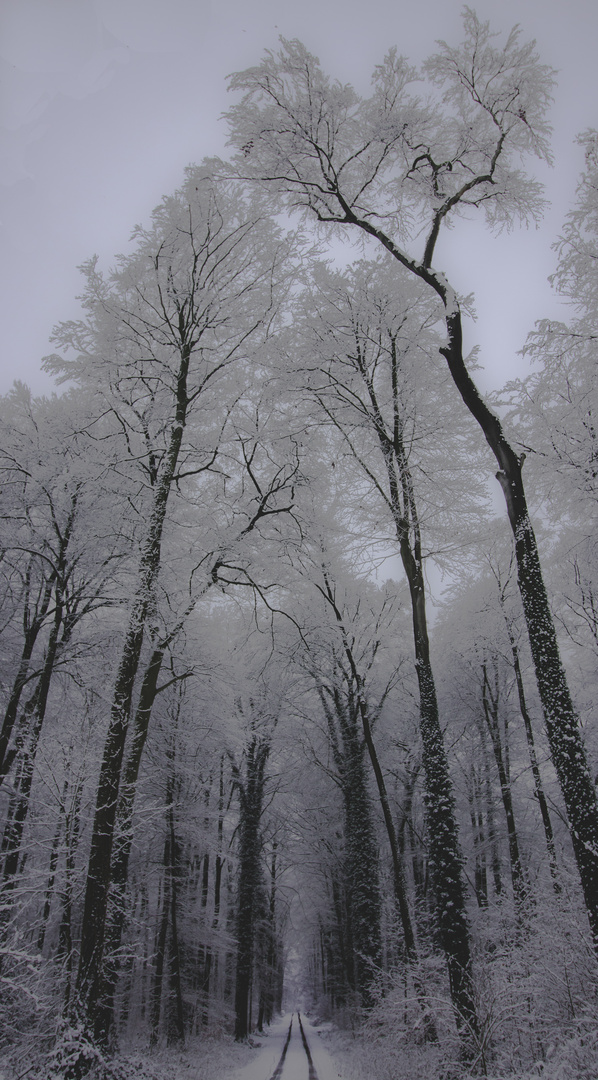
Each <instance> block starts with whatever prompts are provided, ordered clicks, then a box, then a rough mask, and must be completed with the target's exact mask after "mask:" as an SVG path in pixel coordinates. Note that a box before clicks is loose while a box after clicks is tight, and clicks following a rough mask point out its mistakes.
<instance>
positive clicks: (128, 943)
mask: <svg viewBox="0 0 598 1080" xmlns="http://www.w3.org/2000/svg"><path fill="white" fill-rule="evenodd" d="M229 88H230V90H231V93H232V98H231V100H232V102H233V104H232V105H231V106H230V108H229V109H228V111H227V114H226V122H227V125H228V127H227V130H228V132H229V138H230V141H229V148H230V155H229V157H227V158H219V157H214V156H210V157H206V158H204V160H203V161H201V162H200V164H195V165H189V166H188V167H187V169H186V170H185V173H184V177H183V180H182V182H181V183H180V185H179V186H178V187H177V188H176V190H174V191H173V192H172V193H171V194H168V195H166V196H165V197H164V198H163V199H162V201H161V202H160V204H159V205H158V206H157V207H156V208H155V210H154V211H153V213H152V215H151V218H150V219H149V220H148V221H147V222H146V223H145V224H141V225H137V226H136V227H135V229H134V231H133V236H132V241H131V244H130V245H129V248H128V249H127V252H126V253H125V254H121V255H118V256H116V258H115V261H114V262H113V264H112V265H111V266H110V267H109V268H108V269H106V268H104V267H103V265H102V263H101V260H100V259H99V258H98V257H89V258H88V259H87V261H86V262H85V263H84V264H83V265H82V266H81V268H80V269H81V275H82V281H83V284H82V292H81V294H80V296H79V298H78V300H79V305H80V312H79V316H78V317H77V318H67V319H65V320H64V321H62V322H59V323H58V324H57V325H56V327H55V329H54V333H53V338H52V347H53V351H52V353H51V354H49V355H47V356H46V357H45V358H44V360H43V366H44V371H45V372H46V374H47V375H49V376H51V377H52V378H53V379H54V385H55V391H54V392H52V393H50V394H38V393H34V392H32V390H30V389H29V387H28V386H27V385H25V383H24V382H19V381H17V382H15V384H14V386H13V388H12V389H11V390H10V391H9V392H8V393H7V394H6V395H4V396H3V397H2V398H1V399H0V410H1V432H0V469H1V475H2V486H1V488H0V521H1V536H0V581H1V583H2V607H1V609H0V611H1V619H0V641H1V655H0V703H1V706H2V717H1V720H0V827H1V830H2V833H1V835H2V839H1V843H0V1080H24V1078H25V1077H28V1078H30V1080H85V1078H89V1080H137V1078H141V1077H143V1078H146V1080H165V1078H166V1076H168V1077H169V1080H180V1078H181V1077H183V1076H185V1077H188V1078H189V1080H338V1078H340V1080H399V1078H400V1080H417V1078H421V1077H424V1076H425V1077H426V1080H466V1078H474V1077H489V1078H491V1080H533V1078H536V1077H538V1078H539V1077H542V1078H544V1080H595V1077H596V1075H597V1069H598V1009H597V999H596V987H597V980H598V798H597V793H596V778H597V777H598V715H597V707H598V699H597V697H596V694H595V688H596V674H595V673H596V659H597V655H598V548H597V544H596V529H595V525H596V496H597V491H598V487H597V477H598V467H597V461H598V450H597V429H596V423H595V415H596V409H598V376H597V370H598V369H597V364H596V360H597V356H598V353H597V346H596V341H597V340H598V337H597V331H596V318H597V313H598V285H597V282H598V278H597V276H596V266H597V265H598V262H597V261H596V260H597V259H598V134H597V132H596V131H595V130H593V129H592V130H586V131H585V132H583V133H582V134H580V135H579V136H578V144H579V146H580V147H581V148H582V149H583V153H584V156H585V164H584V168H583V171H582V173H581V175H580V177H579V180H578V184H577V190H576V194H575V200H574V203H573V205H572V208H571V209H570V211H569V213H568V215H567V217H566V219H565V221H564V223H563V224H562V228H561V232H560V234H559V236H558V237H555V238H554V243H553V254H554V266H553V267H552V268H547V273H548V272H550V270H552V277H551V282H552V286H553V289H554V291H555V294H557V295H558V296H559V298H560V299H561V300H562V301H563V307H562V310H563V311H564V313H565V316H564V318H563V319H562V320H559V319H556V318H552V317H547V318H545V319H541V320H539V321H537V322H536V324H535V328H533V327H530V330H529V335H528V337H527V341H526V342H524V343H522V348H523V353H522V360H523V359H525V362H526V363H527V364H529V368H527V369H526V370H523V368H522V372H521V377H517V378H513V379H510V380H508V381H506V382H505V383H504V385H503V386H502V387H501V389H500V390H498V391H486V390H485V388H484V384H483V378H482V375H483V371H482V367H481V358H480V356H479V354H478V350H477V348H476V347H475V346H469V345H468V344H467V342H468V340H469V337H470V336H471V326H470V316H471V313H472V312H473V310H474V303H475V300H474V294H473V293H472V294H471V295H463V294H462V292H461V288H460V287H457V284H456V283H455V281H454V280H453V278H452V275H451V274H450V273H448V272H447V273H445V271H444V270H443V269H442V266H443V265H444V264H443V262H442V258H441V256H442V254H443V252H444V251H445V247H444V245H445V244H446V243H457V242H458V236H459V229H460V226H461V224H462V221H463V220H465V221H469V220H471V218H472V217H475V218H476V220H477V219H478V218H479V219H480V223H481V224H484V225H485V227H486V228H487V229H489V230H490V231H496V232H497V233H501V232H503V231H504V232H510V231H511V230H513V229H514V228H515V227H516V226H520V225H522V224H526V225H529V224H537V223H539V222H540V220H541V218H542V214H543V212H544V209H545V198H544V194H543V189H542V185H541V183H540V181H539V180H538V179H537V178H536V175H535V172H534V168H535V164H536V163H537V162H540V163H542V162H543V163H550V162H551V160H552V150H551V142H550V137H551V128H550V124H549V109H550V106H551V102H552V99H553V95H554V94H557V93H558V90H557V89H556V79H555V72H554V71H553V69H552V68H551V67H550V66H549V65H547V64H545V63H544V62H543V61H542V59H541V57H540V55H539V54H538V51H537V49H536V45H535V43H534V42H532V41H528V40H527V39H526V38H525V37H524V35H523V34H522V32H521V30H520V29H518V28H514V29H512V30H511V31H510V32H504V31H503V29H502V28H501V29H500V32H499V33H495V32H494V31H493V30H492V29H491V27H490V25H489V24H488V23H486V22H484V21H483V20H481V19H479V18H478V16H477V15H476V14H475V12H473V11H472V10H471V9H469V8H465V9H464V10H463V13H462V23H461V39H460V41H459V42H457V44H452V43H450V44H449V43H446V42H444V41H439V42H437V43H436V46H435V51H434V52H433V53H432V55H431V56H430V57H429V59H428V60H427V61H426V62H425V63H424V64H423V65H422V66H421V67H419V68H417V69H416V68H414V67H413V66H412V65H411V64H410V63H409V61H408V60H407V59H406V58H404V57H402V56H400V55H399V53H398V51H397V50H396V49H395V48H391V49H390V50H389V51H388V52H387V54H386V56H385V57H384V59H383V60H382V62H381V63H379V64H378V65H377V66H376V67H375V69H374V72H373V75H372V81H371V91H370V93H369V95H365V94H363V93H361V92H358V90H356V89H355V87H354V86H353V85H351V84H350V83H341V82H340V81H338V80H335V79H333V78H331V77H330V76H328V74H327V73H326V71H325V70H324V68H323V66H322V65H321V64H320V62H319V60H318V59H317V57H315V56H314V55H313V54H312V53H311V52H310V51H309V50H308V49H307V48H306V47H305V46H304V45H303V44H302V43H301V42H300V41H298V40H296V39H293V40H287V39H285V38H281V39H280V41H279V45H278V48H277V49H276V50H267V51H266V52H265V53H264V54H263V55H262V58H261V60H258V61H257V63H256V65H255V66H252V67H248V68H246V69H245V70H243V71H239V72H237V73H236V74H234V75H232V76H230V79H229ZM447 234H449V235H448V240H447ZM478 272H479V268H477V267H475V266H472V267H471V281H470V282H469V287H471V289H472V290H474V289H475V285H476V276H477V274H478ZM299 1010H300V1011H299Z"/></svg>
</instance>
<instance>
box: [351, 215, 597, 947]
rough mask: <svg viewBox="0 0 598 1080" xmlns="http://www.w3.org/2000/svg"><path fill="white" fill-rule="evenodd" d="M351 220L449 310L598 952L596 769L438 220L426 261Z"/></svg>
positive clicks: (462, 384)
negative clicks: (479, 379)
mask: <svg viewBox="0 0 598 1080" xmlns="http://www.w3.org/2000/svg"><path fill="white" fill-rule="evenodd" d="M339 202H340V204H341V206H342V207H343V211H344V213H345V221H346V222H347V224H351V225H356V226H357V227H358V228H360V229H362V230H363V231H364V232H366V233H368V234H369V235H370V236H373V237H375V238H376V239H377V240H378V241H379V242H380V243H381V244H382V245H383V246H384V247H385V248H386V250H387V251H388V252H390V254H391V255H392V256H393V258H395V259H396V260H397V261H398V262H399V263H400V264H401V265H402V266H404V267H405V268H406V269H407V270H408V271H409V272H410V273H412V274H415V275H416V276H417V277H419V278H420V279H421V280H422V281H424V282H425V283H426V284H427V285H428V286H429V287H430V288H431V289H433V290H434V292H435V293H436V294H437V296H439V297H440V300H441V301H442V303H443V305H444V309H445V323H446V329H447V338H448V340H447V344H446V346H445V347H444V348H442V349H441V350H440V352H441V354H442V355H443V356H444V358H445V359H446V361H447V364H448V367H449V371H450V373H451V376H452V379H453V382H454V384H455V386H456V388H457V390H458V391H459V393H460V395H461V397H462V399H463V402H464V404H465V406H466V408H467V409H468V410H469V412H470V413H471V415H472V416H473V418H474V419H475V420H476V422H477V423H478V424H479V426H480V428H481V430H482V432H483V434H484V437H485V439H486V442H487V443H488V446H489V447H490V449H491V451H492V453H493V454H494V457H495V459H496V462H497V464H498V472H497V474H496V476H497V479H498V480H499V482H500V485H501V488H502V490H503V494H504V497H505V502H506V506H507V514H508V518H509V523H510V525H511V529H512V532H513V537H514V540H515V558H516V561H517V583H518V586H519V592H520V594H521V600H522V603H523V612H524V615H525V621H526V625H527V631H528V635H529V641H530V647H531V651H532V659H533V663H534V668H535V672H536V681H537V684H538V692H539V694H540V701H541V703H542V709H543V712H544V718H545V722H546V730H547V733H548V741H549V745H550V752H551V756H552V761H553V764H554V767H555V769H556V774H557V777H558V780H559V784H560V787H561V791H562V793H563V798H564V801H565V807H566V809H567V814H568V817H569V823H570V827H571V840H572V843H573V851H574V854H575V859H576V862H577V867H578V870H579V875H580V879H581V885H582V889H583V894H584V899H585V904H586V909H587V912H588V918H589V923H590V928H591V931H592V938H593V943H594V949H595V951H596V953H598V798H597V795H596V789H595V787H594V784H593V780H592V775H591V773H590V769H589V765H588V760H587V756H586V752H585V746H584V743H583V739H582V736H581V730H580V726H579V719H578V716H577V713H576V710H575V707H574V705H573V701H572V698H571V694H570V691H569V686H568V684H567V678H566V675H565V670H564V667H563V663H562V660H561V655H560V651H559V646H558V641H557V636H556V630H555V626H554V620H553V618H552V612H551V610H550V605H549V603H548V595H547V593H546V587H545V585H544V578H543V576H542V568H541V565H540V556H539V553H538V545H537V542H536V537H535V533H534V530H533V527H532V523H531V520H530V516H529V511H528V508H527V501H526V497H525V488H524V485H523V478H522V474H521V468H522V465H523V460H524V456H523V455H522V456H521V457H519V456H518V455H517V454H516V453H515V451H514V450H513V448H512V446H511V445H510V443H509V442H508V441H507V439H506V437H505V434H504V432H503V429H502V424H501V423H500V420H499V418H498V417H497V416H495V414H494V413H493V412H492V410H491V409H489V408H488V406H487V405H486V403H485V402H484V400H483V399H482V397H481V395H480V392H479V390H478V388H477V386H476V385H475V383H474V381H473V379H472V378H471V375H470V374H469V371H468V370H467V367H466V365H465V361H464V358H463V329H462V322H461V310H460V307H459V302H458V299H457V296H456V293H455V291H454V289H452V288H451V286H450V285H449V283H448V281H447V279H446V277H445V276H444V275H443V274H439V273H436V271H434V270H433V269H432V265H431V263H432V258H433V256H434V246H435V242H436V239H437V236H438V228H439V219H438V220H437V219H435V221H434V227H433V229H432V232H431V233H430V238H429V240H428V243H427V245H426V252H425V255H424V259H423V261H422V262H418V261H417V260H414V259H412V258H410V257H409V256H408V255H407V254H406V253H405V252H403V251H402V250H401V249H400V248H399V247H398V246H397V245H396V244H395V243H394V241H393V240H392V239H391V238H390V237H389V236H388V235H387V234H386V233H385V232H384V231H383V230H382V229H379V228H378V227H377V226H376V225H374V224H372V222H371V221H369V220H368V219H366V218H360V217H358V216H357V215H356V214H355V213H354V212H353V211H352V210H351V208H350V207H349V206H348V204H347V203H346V202H345V201H344V200H343V199H342V197H339Z"/></svg>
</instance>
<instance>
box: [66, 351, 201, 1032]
mask: <svg viewBox="0 0 598 1080" xmlns="http://www.w3.org/2000/svg"><path fill="white" fill-rule="evenodd" d="M190 355H191V348H190V346H189V345H187V344H183V346H182V348H181V359H180V365H179V371H178V377H177V390H176V408H175V416H174V419H173V423H172V427H171V431H170V438H169V445H168V450H167V452H166V455H165V461H164V468H163V471H162V473H161V475H160V476H159V478H158V480H157V482H156V487H155V490H154V495H153V503H152V510H151V514H150V521H149V526H148V531H147V535H146V538H145V542H144V546H143V550H142V554H141V559H140V564H139V574H138V584H137V589H136V593H135V597H134V600H133V604H132V607H131V612H130V615H129V623H128V627H127V631H126V634H125V640H124V645H123V650H122V654H121V659H120V663H119V666H118V671H117V675H116V680H115V686H114V695H113V700H112V709H111V715H110V724H109V727H108V733H107V736H106V741H105V744H104V753H103V757H102V763H101V766H100V776H99V781H98V788H97V795H96V806H95V814H94V820H93V826H92V837H91V849H90V854H89V863H88V873H87V885H86V890H85V901H84V907H83V921H82V926H81V952H80V959H79V970H78V973H77V1010H78V1011H79V1013H80V1014H81V1016H82V1018H83V1020H84V1022H85V1023H86V1025H87V1026H88V1027H89V1026H91V1027H92V1028H95V1030H94V1034H95V1038H96V1039H97V1040H98V1041H102V1040H104V1039H106V1038H107V1034H108V1033H107V1032H106V1031H105V1030H104V1029H101V1028H99V1025H98V1026H96V1025H95V1024H94V1018H95V1011H96V1006H97V1004H98V1000H99V996H100V990H101V979H102V975H101V972H102V959H103V953H104V939H105V933H106V915H107V906H108V890H109V886H110V882H111V869H112V849H113V844H114V835H115V828H116V819H117V808H118V796H119V788H120V782H121V775H122V766H123V757H124V752H125V743H126V738H127V732H128V727H129V719H130V715H131V706H132V699H133V690H134V686H135V681H136V677H137V671H138V668H139V662H140V659H141V650H142V646H143V639H144V634H145V629H146V622H147V619H148V617H149V614H150V612H151V610H152V605H153V602H154V591H155V586H156V581H157V577H158V573H159V570H160V563H161V549H162V533H163V529H164V521H165V518H166V510H167V505H168V498H169V495H170V490H171V487H172V484H173V483H174V478H175V475H176V468H177V463H178V458H179V453H180V448H181V444H182V439H183V431H184V427H185V422H186V417H187V408H188V396H187V377H188V372H189V360H190Z"/></svg>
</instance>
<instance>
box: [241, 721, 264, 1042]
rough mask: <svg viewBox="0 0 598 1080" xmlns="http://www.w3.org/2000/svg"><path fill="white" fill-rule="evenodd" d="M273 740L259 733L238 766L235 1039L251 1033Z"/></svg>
mask: <svg viewBox="0 0 598 1080" xmlns="http://www.w3.org/2000/svg"><path fill="white" fill-rule="evenodd" d="M269 752H270V743H269V741H268V740H265V739H262V738H260V737H259V736H257V735H253V736H252V738H251V739H250V742H249V745H248V747H247V750H246V760H245V776H244V777H241V774H240V771H239V769H238V768H236V767H234V769H233V771H234V775H235V782H236V785H237V789H238V792H239V804H240V811H241V813H240V820H239V885H238V897H237V959H236V982H235V1039H237V1040H242V1039H246V1038H247V1035H248V1034H249V1026H250V1017H249V1007H250V994H251V986H252V976H253V960H254V945H255V920H256V912H257V903H258V893H259V888H260V883H261V871H260V853H261V837H260V820H261V816H262V809H263V799H264V784H265V768H266V761H267V758H268V755H269Z"/></svg>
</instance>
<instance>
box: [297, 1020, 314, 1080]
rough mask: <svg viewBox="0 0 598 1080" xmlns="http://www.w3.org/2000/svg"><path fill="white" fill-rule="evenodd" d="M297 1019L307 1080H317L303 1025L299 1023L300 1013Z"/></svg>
mask: <svg viewBox="0 0 598 1080" xmlns="http://www.w3.org/2000/svg"><path fill="white" fill-rule="evenodd" d="M297 1019H298V1021H299V1030H300V1032H301V1040H302V1042H303V1049H304V1050H305V1053H306V1056H307V1064H308V1065H309V1077H308V1080H318V1074H317V1072H316V1070H315V1068H314V1063H313V1061H312V1058H311V1050H310V1049H309V1043H308V1041H307V1039H306V1037H305V1032H304V1030H303V1024H302V1023H301V1013H297Z"/></svg>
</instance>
